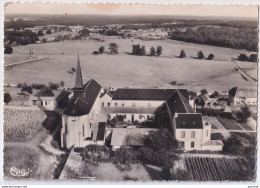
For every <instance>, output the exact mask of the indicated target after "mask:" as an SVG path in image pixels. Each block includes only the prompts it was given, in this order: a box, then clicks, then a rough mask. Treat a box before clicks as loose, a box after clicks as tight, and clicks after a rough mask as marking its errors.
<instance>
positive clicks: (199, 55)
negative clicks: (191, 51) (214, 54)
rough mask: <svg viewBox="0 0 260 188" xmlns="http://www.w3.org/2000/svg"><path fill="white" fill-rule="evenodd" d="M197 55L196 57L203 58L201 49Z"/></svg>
mask: <svg viewBox="0 0 260 188" xmlns="http://www.w3.org/2000/svg"><path fill="white" fill-rule="evenodd" d="M197 57H198V59H203V58H204V54H203V52H202V51H198V54H197Z"/></svg>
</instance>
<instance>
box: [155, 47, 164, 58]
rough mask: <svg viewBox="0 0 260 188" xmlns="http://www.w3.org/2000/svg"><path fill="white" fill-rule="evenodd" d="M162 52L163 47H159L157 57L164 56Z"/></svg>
mask: <svg viewBox="0 0 260 188" xmlns="http://www.w3.org/2000/svg"><path fill="white" fill-rule="evenodd" d="M162 50H163V49H162V46H157V50H156V51H157V55H158V56H160V55H162Z"/></svg>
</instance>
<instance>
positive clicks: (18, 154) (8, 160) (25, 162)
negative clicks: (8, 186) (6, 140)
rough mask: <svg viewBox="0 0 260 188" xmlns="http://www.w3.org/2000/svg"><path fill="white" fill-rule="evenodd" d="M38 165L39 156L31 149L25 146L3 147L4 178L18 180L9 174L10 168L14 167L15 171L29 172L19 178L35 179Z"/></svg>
mask: <svg viewBox="0 0 260 188" xmlns="http://www.w3.org/2000/svg"><path fill="white" fill-rule="evenodd" d="M38 164H39V156H38V154H37V153H36V152H35V151H34V150H33V149H31V148H29V147H26V146H5V147H4V177H6V178H19V177H13V176H12V175H11V174H10V168H12V167H15V168H17V169H29V170H31V172H30V173H29V175H28V176H25V177H21V178H36V177H37V173H36V172H37V168H38Z"/></svg>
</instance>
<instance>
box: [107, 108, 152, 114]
mask: <svg viewBox="0 0 260 188" xmlns="http://www.w3.org/2000/svg"><path fill="white" fill-rule="evenodd" d="M156 110H157V108H156V107H150V108H147V107H109V113H112V114H153V113H154V112H155V111H156Z"/></svg>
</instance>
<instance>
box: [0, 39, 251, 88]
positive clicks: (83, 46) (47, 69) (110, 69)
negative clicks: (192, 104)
mask: <svg viewBox="0 0 260 188" xmlns="http://www.w3.org/2000/svg"><path fill="white" fill-rule="evenodd" d="M112 42H115V43H117V44H118V45H119V54H118V55H108V54H103V55H93V54H92V52H93V51H94V50H98V48H99V47H100V46H104V47H105V51H108V45H109V43H112ZM133 44H141V45H145V46H146V51H147V53H149V49H150V47H151V46H155V47H156V46H158V45H161V46H162V47H163V54H162V55H161V56H159V57H157V56H154V57H151V56H134V55H129V53H131V51H132V45H133ZM31 48H35V50H36V54H37V56H41V57H50V58H51V59H50V60H46V61H39V62H35V63H32V64H25V65H21V66H17V67H14V68H13V69H11V70H8V71H5V80H4V82H5V83H14V84H17V83H18V82H21V83H23V82H27V83H28V84H32V83H44V84H47V83H48V82H49V81H52V82H60V81H61V80H63V81H64V82H65V86H66V87H72V86H73V84H74V80H75V75H74V74H70V73H68V72H67V71H69V70H70V69H71V67H72V66H74V67H75V66H76V61H77V52H79V53H80V60H81V67H82V75H83V81H84V82H86V81H87V80H88V79H90V78H92V77H94V78H95V79H96V80H97V81H98V82H100V84H102V85H104V86H111V87H114V88H118V87H145V88H148V87H149V88H151V87H154V88H156V87H158V88H168V87H173V86H171V85H170V84H169V83H170V82H171V81H176V82H177V85H178V84H184V85H190V86H198V85H199V86H208V87H213V86H221V87H222V88H225V89H228V88H229V87H231V86H233V85H234V83H236V85H255V82H252V81H245V80H244V79H243V78H242V77H241V76H240V74H239V73H238V72H236V71H234V65H233V63H232V62H231V57H236V56H237V55H239V54H240V53H242V52H243V51H241V50H234V49H228V48H220V47H214V46H206V45H198V44H191V43H189V44H187V43H185V42H180V41H173V40H158V41H142V40H139V39H117V38H114V39H112V38H105V42H97V41H93V40H82V41H64V42H54V43H46V44H31V45H27V46H16V47H14V52H13V54H11V55H9V54H8V55H5V63H8V62H10V61H14V58H15V57H17V61H19V60H20V59H21V58H20V57H21V56H25V57H26V56H28V52H29V49H31ZM181 49H184V50H185V51H186V54H187V58H177V57H176V56H178V55H179V53H180V50H181ZM198 50H202V51H203V53H204V54H205V55H206V54H209V53H214V56H215V58H214V60H212V61H208V60H198V59H194V57H196V55H197V52H198ZM198 67H200V68H198ZM191 70H192V71H191ZM36 75H37V76H36ZM46 75H48V76H46ZM183 75H185V76H183ZM180 87H184V86H180ZM220 91H221V90H220Z"/></svg>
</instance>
